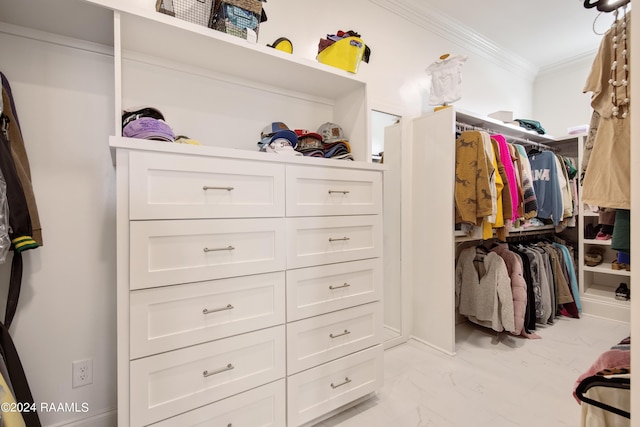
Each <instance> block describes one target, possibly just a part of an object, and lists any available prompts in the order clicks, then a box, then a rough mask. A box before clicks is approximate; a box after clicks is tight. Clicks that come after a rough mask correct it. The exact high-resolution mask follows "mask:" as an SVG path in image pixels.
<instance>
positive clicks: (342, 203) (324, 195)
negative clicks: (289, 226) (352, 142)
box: [286, 165, 382, 216]
mask: <svg viewBox="0 0 640 427" xmlns="http://www.w3.org/2000/svg"><path fill="white" fill-rule="evenodd" d="M286 173H287V180H286V183H287V197H286V199H287V216H322V215H365V214H379V213H382V173H381V172H374V171H363V170H353V169H339V168H322V167H309V166H289V165H287V170H286Z"/></svg>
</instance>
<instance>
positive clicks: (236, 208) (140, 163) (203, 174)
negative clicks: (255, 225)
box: [129, 152, 285, 219]
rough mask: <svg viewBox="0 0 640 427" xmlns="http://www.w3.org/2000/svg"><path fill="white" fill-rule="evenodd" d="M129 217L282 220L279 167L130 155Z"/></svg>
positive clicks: (141, 154) (192, 157) (175, 157)
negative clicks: (279, 218) (278, 218)
mask: <svg viewBox="0 0 640 427" xmlns="http://www.w3.org/2000/svg"><path fill="white" fill-rule="evenodd" d="M129 165H130V166H129V215H130V218H131V219H174V218H176V219H177V218H239V217H240V218H244V217H276V216H278V217H282V216H284V188H285V185H284V166H283V165H279V164H270V163H265V162H252V161H243V160H233V159H226V158H224V159H223V158H212V157H202V156H188V155H180V154H169V153H148V152H132V153H131V154H130V158H129Z"/></svg>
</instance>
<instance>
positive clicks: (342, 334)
mask: <svg viewBox="0 0 640 427" xmlns="http://www.w3.org/2000/svg"><path fill="white" fill-rule="evenodd" d="M350 333H351V332H350V331H348V330H346V329H345V330H344V332H343V333H341V334H338V335H333V334H329V338H338V337H342V336H344V335H349V334H350Z"/></svg>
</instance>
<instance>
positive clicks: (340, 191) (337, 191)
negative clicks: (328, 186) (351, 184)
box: [329, 190, 349, 194]
mask: <svg viewBox="0 0 640 427" xmlns="http://www.w3.org/2000/svg"><path fill="white" fill-rule="evenodd" d="M333 193H338V194H349V191H348V190H329V194H333Z"/></svg>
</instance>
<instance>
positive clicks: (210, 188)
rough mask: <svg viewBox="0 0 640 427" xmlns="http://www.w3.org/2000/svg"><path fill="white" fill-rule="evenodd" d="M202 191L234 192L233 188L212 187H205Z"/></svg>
mask: <svg viewBox="0 0 640 427" xmlns="http://www.w3.org/2000/svg"><path fill="white" fill-rule="evenodd" d="M202 189H203V190H204V191H207V190H227V191H231V190H233V187H211V186H208V185H205V186H204V187H202Z"/></svg>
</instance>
